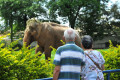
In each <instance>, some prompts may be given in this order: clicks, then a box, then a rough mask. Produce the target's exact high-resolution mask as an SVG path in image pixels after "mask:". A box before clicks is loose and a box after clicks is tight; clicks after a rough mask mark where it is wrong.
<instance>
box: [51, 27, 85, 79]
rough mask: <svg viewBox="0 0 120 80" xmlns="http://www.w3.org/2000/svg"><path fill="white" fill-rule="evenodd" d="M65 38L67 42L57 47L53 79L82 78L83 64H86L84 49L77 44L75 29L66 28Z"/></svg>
mask: <svg viewBox="0 0 120 80" xmlns="http://www.w3.org/2000/svg"><path fill="white" fill-rule="evenodd" d="M63 38H64V39H65V42H66V44H65V45H63V46H60V47H58V48H57V51H56V54H55V58H54V62H53V63H54V64H55V69H54V72H53V80H80V73H81V66H83V65H84V64H85V61H84V60H85V55H84V51H83V49H82V48H80V47H78V46H77V45H76V44H75V42H74V41H75V38H76V32H75V31H74V30H73V29H71V28H70V29H67V30H65V31H64V35H63Z"/></svg>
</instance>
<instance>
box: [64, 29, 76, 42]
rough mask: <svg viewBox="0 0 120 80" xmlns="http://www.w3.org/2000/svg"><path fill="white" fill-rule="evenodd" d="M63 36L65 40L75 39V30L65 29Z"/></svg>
mask: <svg viewBox="0 0 120 80" xmlns="http://www.w3.org/2000/svg"><path fill="white" fill-rule="evenodd" d="M64 37H65V39H66V40H75V37H76V32H75V30H74V29H72V28H70V29H67V30H65V31H64Z"/></svg>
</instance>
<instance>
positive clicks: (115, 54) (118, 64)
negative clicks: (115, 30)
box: [101, 41, 120, 80]
mask: <svg viewBox="0 0 120 80" xmlns="http://www.w3.org/2000/svg"><path fill="white" fill-rule="evenodd" d="M109 43H110V46H109V49H107V50H101V52H102V54H103V57H104V59H105V70H112V69H120V45H117V47H114V46H113V44H112V42H111V41H109ZM104 75H106V74H104ZM105 79H106V78H105ZM110 79H111V80H120V73H117V72H116V73H111V75H110Z"/></svg>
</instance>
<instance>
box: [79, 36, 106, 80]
mask: <svg viewBox="0 0 120 80" xmlns="http://www.w3.org/2000/svg"><path fill="white" fill-rule="evenodd" d="M92 46H93V39H92V37H91V36H89V35H85V36H84V37H83V38H82V41H81V47H82V48H83V50H84V53H85V65H84V66H83V67H82V80H104V76H103V73H102V71H103V70H104V63H105V60H104V58H103V56H102V55H101V53H100V52H99V51H97V50H93V49H92Z"/></svg>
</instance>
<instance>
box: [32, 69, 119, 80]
mask: <svg viewBox="0 0 120 80" xmlns="http://www.w3.org/2000/svg"><path fill="white" fill-rule="evenodd" d="M115 72H120V69H114V70H105V71H103V73H107V80H110V73H115ZM52 79H53V78H43V79H34V80H52Z"/></svg>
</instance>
